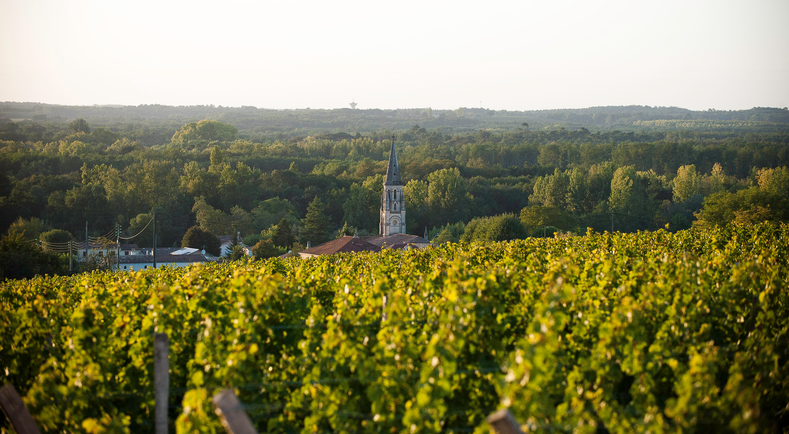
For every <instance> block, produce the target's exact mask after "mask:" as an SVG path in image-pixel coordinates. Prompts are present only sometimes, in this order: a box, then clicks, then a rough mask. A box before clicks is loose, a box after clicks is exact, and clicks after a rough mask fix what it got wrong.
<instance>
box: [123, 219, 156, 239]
mask: <svg viewBox="0 0 789 434" xmlns="http://www.w3.org/2000/svg"><path fill="white" fill-rule="evenodd" d="M152 221H153V219H150V220H148V224H146V225H145V227H144V228H142V229H141V230H140V232H137V235H132V236H130V237H118V238H120V239H122V240H130V239H132V238H136V237H138V236H140V234H141V233H143V231H144V230H146V229H148V225H150V224H151V222H152Z"/></svg>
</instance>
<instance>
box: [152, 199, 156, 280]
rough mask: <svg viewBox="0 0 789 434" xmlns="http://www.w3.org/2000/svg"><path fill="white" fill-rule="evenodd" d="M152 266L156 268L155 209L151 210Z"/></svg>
mask: <svg viewBox="0 0 789 434" xmlns="http://www.w3.org/2000/svg"><path fill="white" fill-rule="evenodd" d="M153 268H156V211H154V212H153Z"/></svg>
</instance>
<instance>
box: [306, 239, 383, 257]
mask: <svg viewBox="0 0 789 434" xmlns="http://www.w3.org/2000/svg"><path fill="white" fill-rule="evenodd" d="M380 251H381V248H380V247H378V246H375V245H373V244H370V243H368V242H367V241H364V240H362V239H360V238H354V237H351V236H345V237H342V238H337V239H336V240H332V241H329V242H326V243H323V244H321V245H319V246H315V247H311V248H309V249H307V250H302V251H301V252H299V253H307V254H310V255H333V254H335V253H350V252H380Z"/></svg>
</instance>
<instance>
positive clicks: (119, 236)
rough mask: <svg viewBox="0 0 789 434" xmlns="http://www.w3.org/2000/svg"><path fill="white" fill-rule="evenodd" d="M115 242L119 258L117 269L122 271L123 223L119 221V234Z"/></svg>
mask: <svg viewBox="0 0 789 434" xmlns="http://www.w3.org/2000/svg"><path fill="white" fill-rule="evenodd" d="M115 244H116V245H117V248H118V259H116V260H115V264H116V265H117V267H118V268H117V271H121V224H120V223H118V236H117V237H116V238H115Z"/></svg>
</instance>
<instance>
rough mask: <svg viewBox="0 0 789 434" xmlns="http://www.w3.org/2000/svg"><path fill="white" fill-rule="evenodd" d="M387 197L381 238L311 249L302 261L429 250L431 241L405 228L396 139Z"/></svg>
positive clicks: (345, 239) (386, 181)
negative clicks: (310, 258)
mask: <svg viewBox="0 0 789 434" xmlns="http://www.w3.org/2000/svg"><path fill="white" fill-rule="evenodd" d="M383 187H384V188H383V194H382V195H381V209H380V212H379V214H380V219H379V222H378V235H377V236H371V237H357V236H353V237H350V236H345V237H341V238H337V239H336V240H332V241H329V242H326V243H323V244H321V245H319V246H315V247H310V248H308V249H307V250H303V251H301V252H299V256H301V257H302V258H308V257H312V256H320V255H331V254H334V253H344V252H362V251H372V252H377V251H380V250H381V249H409V248H419V249H422V248H425V247H427V246H429V245H430V241H428V240H427V239H425V238H423V237H420V236H417V235H408V233H407V232H406V224H405V194H404V192H403V187H405V185H403V180H402V178H401V172H400V164H399V163H398V161H397V148H396V147H395V141H394V136H392V149H391V150H390V151H389V165H388V167H387V168H386V177H384V185H383Z"/></svg>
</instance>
